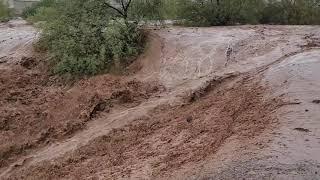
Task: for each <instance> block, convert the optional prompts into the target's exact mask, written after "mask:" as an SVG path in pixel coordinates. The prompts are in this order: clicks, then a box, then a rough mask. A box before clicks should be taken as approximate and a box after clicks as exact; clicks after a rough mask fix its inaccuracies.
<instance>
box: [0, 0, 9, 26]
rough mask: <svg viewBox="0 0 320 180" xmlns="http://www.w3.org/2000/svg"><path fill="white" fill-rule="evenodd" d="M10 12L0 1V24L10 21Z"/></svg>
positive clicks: (0, 0) (5, 4) (1, 0)
mask: <svg viewBox="0 0 320 180" xmlns="http://www.w3.org/2000/svg"><path fill="white" fill-rule="evenodd" d="M10 15H11V13H10V10H9V7H8V4H7V3H5V2H4V1H3V0H0V22H5V21H8V20H9V19H10Z"/></svg>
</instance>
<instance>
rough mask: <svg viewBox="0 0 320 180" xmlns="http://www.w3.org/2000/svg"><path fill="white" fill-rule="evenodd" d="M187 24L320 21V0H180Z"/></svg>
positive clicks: (308, 22) (179, 4) (316, 22)
mask: <svg viewBox="0 0 320 180" xmlns="http://www.w3.org/2000/svg"><path fill="white" fill-rule="evenodd" d="M176 2H177V7H178V18H179V19H181V20H183V21H184V23H185V24H187V25H195V26H212V25H233V24H257V23H269V24H320V1H319V0H269V1H265V0H176Z"/></svg>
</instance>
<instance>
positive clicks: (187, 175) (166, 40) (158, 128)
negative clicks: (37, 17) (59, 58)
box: [0, 21, 320, 179]
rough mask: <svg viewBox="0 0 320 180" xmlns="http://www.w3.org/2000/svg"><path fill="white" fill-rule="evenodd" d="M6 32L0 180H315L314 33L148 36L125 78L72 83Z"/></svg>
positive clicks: (244, 29) (27, 42)
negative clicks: (145, 46)
mask: <svg viewBox="0 0 320 180" xmlns="http://www.w3.org/2000/svg"><path fill="white" fill-rule="evenodd" d="M8 28H11V29H13V30H14V31H16V34H24V38H21V39H19V40H15V38H16V36H17V35H16V34H10V33H9V32H8ZM0 31H1V35H0V42H6V43H2V44H0V52H1V56H2V57H3V58H2V59H4V60H2V61H1V63H0V67H1V68H0V69H1V74H0V81H1V85H0V89H1V96H0V104H1V106H0V131H1V133H0V136H1V138H0V141H1V146H0V157H1V159H0V160H1V161H0V177H1V179H319V178H320V175H319V173H320V163H319V161H320V156H319V155H318V152H319V150H320V141H319V135H320V134H319V133H320V131H319V130H318V127H319V125H320V124H319V119H318V117H319V115H320V114H319V112H320V111H319V108H320V106H319V104H320V94H319V91H318V88H319V86H320V83H319V78H318V77H319V75H320V74H319V73H317V70H318V69H319V68H320V66H319V65H320V50H319V47H320V27H319V26H238V27H214V28H180V27H171V28H166V29H161V30H153V31H151V32H150V40H149V44H148V49H147V50H146V52H145V53H144V54H143V55H141V57H139V58H138V60H137V61H136V62H134V63H133V64H132V65H131V66H130V67H129V70H130V72H133V73H132V74H131V75H130V76H114V75H100V76H96V77H92V78H89V79H83V80H81V81H78V82H76V83H74V84H72V85H65V84H61V83H59V82H60V81H59V79H57V78H56V77H53V76H50V75H48V74H47V73H44V72H45V71H43V63H42V62H45V59H44V58H43V57H44V56H43V55H39V54H37V53H35V52H34V51H33V50H32V43H31V42H32V41H34V40H35V39H36V37H37V35H36V31H35V29H33V28H32V27H31V26H29V25H26V24H24V23H23V22H21V21H19V22H16V21H14V22H11V25H8V24H2V25H1V26H0ZM2 32H4V33H2ZM11 38H12V39H11ZM4 40H5V41H4ZM10 40H12V41H14V42H11V41H10ZM9 41H10V43H9ZM17 47H23V48H17ZM228 47H231V49H232V51H231V53H229V54H228V53H227V52H226V50H227V48H228ZM12 53H13V54H14V55H12Z"/></svg>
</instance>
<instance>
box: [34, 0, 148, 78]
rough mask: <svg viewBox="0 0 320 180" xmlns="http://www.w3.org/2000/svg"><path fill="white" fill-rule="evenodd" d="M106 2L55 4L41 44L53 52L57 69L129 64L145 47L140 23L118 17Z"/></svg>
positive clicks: (81, 71) (96, 69)
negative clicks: (138, 24) (139, 26)
mask: <svg viewBox="0 0 320 180" xmlns="http://www.w3.org/2000/svg"><path fill="white" fill-rule="evenodd" d="M104 2H105V1H104V0H95V1H88V0H68V1H57V2H56V4H55V6H54V7H52V8H53V9H52V11H51V10H50V12H54V13H52V16H51V17H50V18H47V22H46V23H44V25H43V26H41V28H42V35H41V37H40V40H39V43H38V45H37V46H38V47H40V48H43V49H46V50H48V51H49V52H50V55H51V57H52V58H51V59H52V65H53V66H54V70H53V71H54V72H55V73H58V74H71V75H73V76H82V75H94V74H97V73H100V72H105V71H108V70H110V68H111V67H114V66H119V65H124V64H127V63H128V61H129V60H130V59H131V57H133V56H136V55H137V54H138V53H139V52H140V51H141V50H142V48H143V41H142V40H143V36H142V33H141V31H140V30H139V28H138V26H137V25H136V24H134V23H130V22H128V21H126V20H124V19H121V18H118V17H116V16H115V14H114V12H113V10H112V9H110V8H108V7H107V6H106V4H105V3H104ZM48 8H49V7H46V8H45V10H46V11H45V12H44V14H46V13H48ZM37 11H38V13H40V12H43V11H42V10H41V8H39V9H38V10H37ZM37 15H38V14H35V15H34V16H33V17H36V16H37ZM118 62H119V63H118Z"/></svg>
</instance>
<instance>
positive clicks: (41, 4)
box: [22, 0, 56, 18]
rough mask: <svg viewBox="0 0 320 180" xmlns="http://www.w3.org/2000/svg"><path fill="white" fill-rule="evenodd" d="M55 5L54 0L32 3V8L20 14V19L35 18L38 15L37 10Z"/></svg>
mask: <svg viewBox="0 0 320 180" xmlns="http://www.w3.org/2000/svg"><path fill="white" fill-rule="evenodd" d="M55 3H56V0H41V1H40V2H37V3H34V4H33V5H32V6H30V7H27V8H26V9H25V10H24V11H23V12H22V17H23V18H28V17H31V16H35V15H36V14H37V13H38V10H39V9H40V8H42V9H43V8H45V7H52V6H54V4H55Z"/></svg>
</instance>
